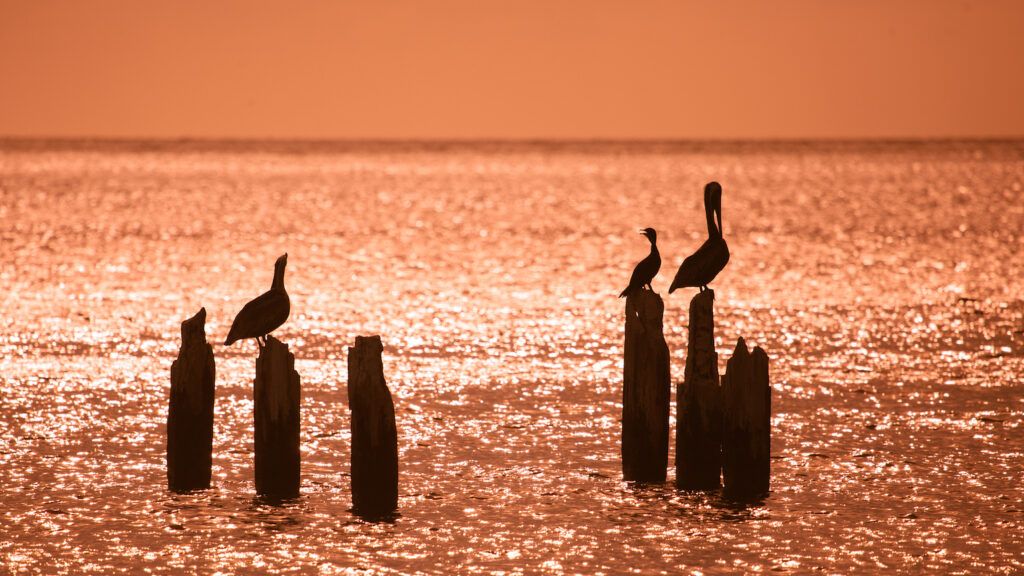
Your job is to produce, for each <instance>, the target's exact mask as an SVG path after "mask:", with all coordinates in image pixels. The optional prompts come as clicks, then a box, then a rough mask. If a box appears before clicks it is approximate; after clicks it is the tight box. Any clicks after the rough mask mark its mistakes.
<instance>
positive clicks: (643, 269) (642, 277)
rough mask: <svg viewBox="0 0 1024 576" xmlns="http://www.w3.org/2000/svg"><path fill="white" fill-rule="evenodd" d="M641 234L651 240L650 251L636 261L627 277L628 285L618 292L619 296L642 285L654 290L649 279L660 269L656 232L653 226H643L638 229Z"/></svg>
mask: <svg viewBox="0 0 1024 576" xmlns="http://www.w3.org/2000/svg"><path fill="white" fill-rule="evenodd" d="M640 233H641V234H643V235H644V236H647V239H648V240H650V241H651V253H650V254H648V255H647V258H644V259H643V260H641V261H640V262H638V263H637V265H636V268H633V275H632V276H630V277H629V286H626V289H625V290H623V291H622V293H621V294H619V298H624V297H626V296H628V295H630V294H631V293H633V291H635V290H643V288H644V286H646V287H647V288H649V289H651V290H654V288H653V287H652V286H651V280H654V277H655V276H657V275H658V270H660V269H661V254H659V253H658V244H657V242H658V233H657V232H655V231H654V228H644V229H643V230H641V231H640Z"/></svg>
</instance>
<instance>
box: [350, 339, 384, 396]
mask: <svg viewBox="0 0 1024 576" xmlns="http://www.w3.org/2000/svg"><path fill="white" fill-rule="evenodd" d="M383 351H384V343H383V342H381V339H380V336H356V344H355V346H349V348H348V386H347V391H348V397H349V399H350V400H351V399H352V398H353V394H355V396H357V397H359V398H363V397H365V395H367V394H379V393H380V388H381V387H383V391H384V392H387V382H386V381H385V380H384V361H383V360H382V359H381V353H382V352H383ZM353 387H356V388H358V390H353ZM387 393H388V396H389V397H390V395H391V394H390V392H387Z"/></svg>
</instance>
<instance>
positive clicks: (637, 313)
mask: <svg viewBox="0 0 1024 576" xmlns="http://www.w3.org/2000/svg"><path fill="white" fill-rule="evenodd" d="M664 312H665V303H664V302H663V301H662V299H661V296H659V295H658V294H656V293H654V292H652V291H650V290H635V291H633V292H632V293H631V294H629V295H628V296H626V339H625V346H624V354H625V358H624V362H623V372H622V477H623V479H625V480H635V481H643V482H664V481H665V475H666V469H667V468H668V411H669V397H670V395H671V393H672V379H671V376H670V372H669V370H670V369H669V352H668V344H667V343H666V342H665V335H664V334H663V332H662V320H663V316H664Z"/></svg>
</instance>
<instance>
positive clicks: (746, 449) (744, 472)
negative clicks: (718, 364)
mask: <svg viewBox="0 0 1024 576" xmlns="http://www.w3.org/2000/svg"><path fill="white" fill-rule="evenodd" d="M722 396H723V404H724V407H723V428H724V430H723V438H722V460H723V466H722V472H723V475H724V477H725V489H724V490H723V492H724V494H725V496H726V497H727V498H734V499H744V498H756V497H758V496H763V495H765V494H767V493H768V485H769V476H770V462H771V460H770V456H771V412H772V388H771V384H770V383H769V380H768V355H767V354H766V353H765V351H764V350H762V349H761V348H760V347H756V348H754V353H753V354H751V353H749V352H748V351H747V343H746V342H744V341H743V338H740V339H739V342H737V343H736V351H735V352H734V353H733V355H732V358H730V359H729V362H728V364H727V365H726V369H725V378H724V379H723V380H722Z"/></svg>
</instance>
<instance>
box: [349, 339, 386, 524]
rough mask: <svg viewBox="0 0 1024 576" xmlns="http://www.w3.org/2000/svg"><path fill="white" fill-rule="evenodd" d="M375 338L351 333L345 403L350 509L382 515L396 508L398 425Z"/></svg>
mask: <svg viewBox="0 0 1024 576" xmlns="http://www.w3.org/2000/svg"><path fill="white" fill-rule="evenodd" d="M383 350H384V345H383V344H382V343H381V341H380V336H357V337H356V345H355V346H352V347H350V348H349V349H348V406H349V409H350V410H351V411H352V509H353V511H354V512H355V513H357V514H359V515H362V516H369V517H374V516H385V515H387V514H390V513H391V512H394V511H395V510H396V509H397V508H398V428H397V427H396V426H395V404H394V402H392V400H391V392H390V391H389V390H388V385H387V382H386V381H385V380H384V364H383V362H382V361H381V352H382V351H383Z"/></svg>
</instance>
